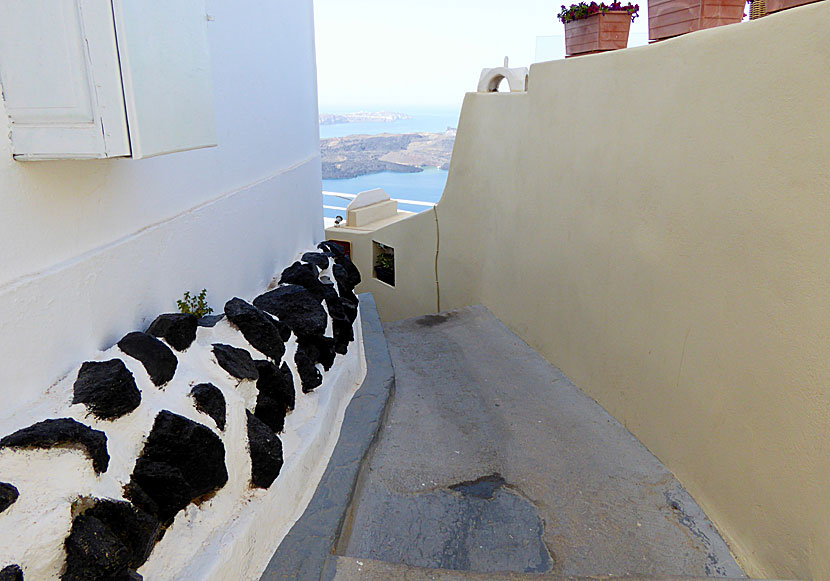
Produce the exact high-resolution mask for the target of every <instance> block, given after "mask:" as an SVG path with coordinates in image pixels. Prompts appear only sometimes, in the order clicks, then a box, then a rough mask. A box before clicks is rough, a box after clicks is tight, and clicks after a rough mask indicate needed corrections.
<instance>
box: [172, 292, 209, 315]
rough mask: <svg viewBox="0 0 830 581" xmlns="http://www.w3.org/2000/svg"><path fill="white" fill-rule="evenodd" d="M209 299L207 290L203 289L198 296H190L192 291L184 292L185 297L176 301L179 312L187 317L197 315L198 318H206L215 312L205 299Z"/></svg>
mask: <svg viewBox="0 0 830 581" xmlns="http://www.w3.org/2000/svg"><path fill="white" fill-rule="evenodd" d="M206 297H207V289H206V288H203V289H202V292H200V293H199V294H198V295H196V296H193V297H192V296H190V291H184V297H182V299H181V300H178V301H176V304H177V305H178V306H179V310H180V311H181V312H182V313H185V314H186V315H196V316H197V317H204V316H205V315H209V314H211V313H212V312H213V309H211V308H210V307H209V306H208V304H207V301H206V300H205V298H206Z"/></svg>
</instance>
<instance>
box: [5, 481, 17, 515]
mask: <svg viewBox="0 0 830 581" xmlns="http://www.w3.org/2000/svg"><path fill="white" fill-rule="evenodd" d="M19 496H20V492H18V490H17V488H15V487H14V486H13V485H11V484H8V483H7V482H0V512H3V511H4V510H6V509H7V508H9V507H10V506H11V505H13V504H14V502H15V501H16V500H17V498H18V497H19Z"/></svg>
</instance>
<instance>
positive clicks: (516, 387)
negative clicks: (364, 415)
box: [336, 307, 743, 579]
mask: <svg viewBox="0 0 830 581" xmlns="http://www.w3.org/2000/svg"><path fill="white" fill-rule="evenodd" d="M384 330H385V333H386V338H387V341H388V344H389V351H390V354H391V357H392V363H393V365H394V369H395V385H396V392H395V395H394V398H393V400H392V402H391V404H390V408H389V409H388V414H389V415H388V419H387V420H386V421H385V422H384V424H383V426H382V427H381V432H380V434H379V440H378V441H377V442H376V445H375V447H374V448H373V449H372V450H371V451H370V453H369V456H368V459H367V460H366V462H365V463H364V466H363V468H362V469H361V475H360V477H359V479H358V488H357V490H356V492H355V496H354V499H353V501H352V506H351V508H350V514H349V515H348V517H347V520H346V525H345V527H344V529H343V532H342V533H341V538H340V540H339V541H338V546H337V554H339V555H342V556H344V557H350V558H352V559H348V558H347V559H337V566H336V578H339V579H357V578H369V577H368V576H366V577H362V576H361V573H360V572H356V567H357V565H355V563H356V562H359V561H360V559H368V560H372V561H380V562H383V561H385V562H388V563H391V564H404V565H409V566H412V567H423V568H432V569H445V570H457V571H475V572H504V573H510V572H515V573H548V574H550V575H561V576H603V575H615V576H626V575H628V576H634V575H639V576H644V577H671V576H691V577H707V576H720V577H742V576H743V573H742V571H741V569H740V568H739V567H738V565H737V564H736V563H735V561H734V559H733V558H732V556H731V555H730V553H729V550H728V548H727V546H726V545H725V543H724V542H723V540H722V539H721V537H720V536H719V534H718V533H717V531H716V530H715V528H714V527H713V526H712V524H711V522H710V521H709V520H708V519H707V518H706V516H705V515H704V514H703V512H702V511H701V509H700V508H699V507H698V506H697V504H696V503H695V502H694V500H692V498H691V497H690V496H689V494H688V493H687V492H686V491H685V489H684V488H683V487H682V486H681V484H680V483H679V482H678V481H677V479H676V478H674V476H673V475H672V474H671V472H669V471H668V469H666V467H665V466H663V464H661V463H660V462H659V461H658V460H657V459H656V458H655V457H654V456H653V455H652V454H651V453H650V452H649V451H648V450H647V449H646V448H645V447H643V446H642V444H640V442H639V441H638V440H636V439H635V438H634V437H633V436H632V435H631V434H630V433H629V432H628V431H627V430H626V429H625V428H624V427H623V426H622V425H620V424H619V423H618V422H617V421H616V420H614V418H612V417H611V416H610V415H609V414H608V413H607V412H605V410H604V409H602V407H600V406H599V405H598V404H597V403H596V402H594V401H593V400H591V399H590V398H589V397H587V396H586V395H585V394H584V393H583V392H582V391H580V390H579V389H578V388H576V387H575V386H574V385H573V384H572V383H571V382H570V381H569V380H568V378H567V377H565V376H564V375H563V374H562V373H561V372H560V371H559V370H558V369H556V368H555V367H553V366H551V365H550V364H549V363H547V362H546V361H545V360H544V359H543V358H542V357H540V356H539V355H538V354H537V353H536V352H535V351H534V350H533V349H531V348H530V347H528V346H527V344H525V343H524V342H523V341H522V340H521V339H519V338H518V337H517V336H516V335H514V334H513V333H511V332H510V331H509V330H508V329H507V328H505V327H504V325H502V323H501V322H500V321H498V319H496V318H495V317H494V316H493V315H492V314H491V313H490V312H489V311H488V310H487V309H485V308H483V307H471V308H467V309H462V310H459V311H455V312H450V313H446V314H441V315H430V316H426V317H421V318H417V319H411V320H408V321H403V322H398V323H392V324H387V325H385V327H384ZM385 566H386V567H391V565H388V566H387V565H383V564H382V563H381V564H375V565H374V567H375V568H376V569H377V568H378V567H379V568H381V569H382V568H383V567H385ZM361 567H362V566H361ZM361 570H362V569H361ZM373 578H374V577H373ZM389 578H395V577H389ZM400 578H403V577H400ZM441 578H445V577H441ZM447 578H448V577H447Z"/></svg>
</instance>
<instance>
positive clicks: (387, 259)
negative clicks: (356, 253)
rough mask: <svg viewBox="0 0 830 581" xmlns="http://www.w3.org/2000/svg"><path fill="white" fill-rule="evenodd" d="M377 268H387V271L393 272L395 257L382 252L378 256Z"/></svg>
mask: <svg viewBox="0 0 830 581" xmlns="http://www.w3.org/2000/svg"><path fill="white" fill-rule="evenodd" d="M377 266H380V267H383V268H388V269H389V270H394V268H395V255H394V254H392V253H391V252H382V253H381V254H378V257H377Z"/></svg>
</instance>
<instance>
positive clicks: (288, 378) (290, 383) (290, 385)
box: [280, 362, 296, 410]
mask: <svg viewBox="0 0 830 581" xmlns="http://www.w3.org/2000/svg"><path fill="white" fill-rule="evenodd" d="M280 373H281V374H282V378H283V381H285V386H286V391H287V392H289V393H290V394H291V405H289V406H288V409H289V410H293V409H294V394H295V393H296V392H295V391H294V374H292V373H291V369H289V367H288V363H285V362H283V364H282V365H281V366H280Z"/></svg>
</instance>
